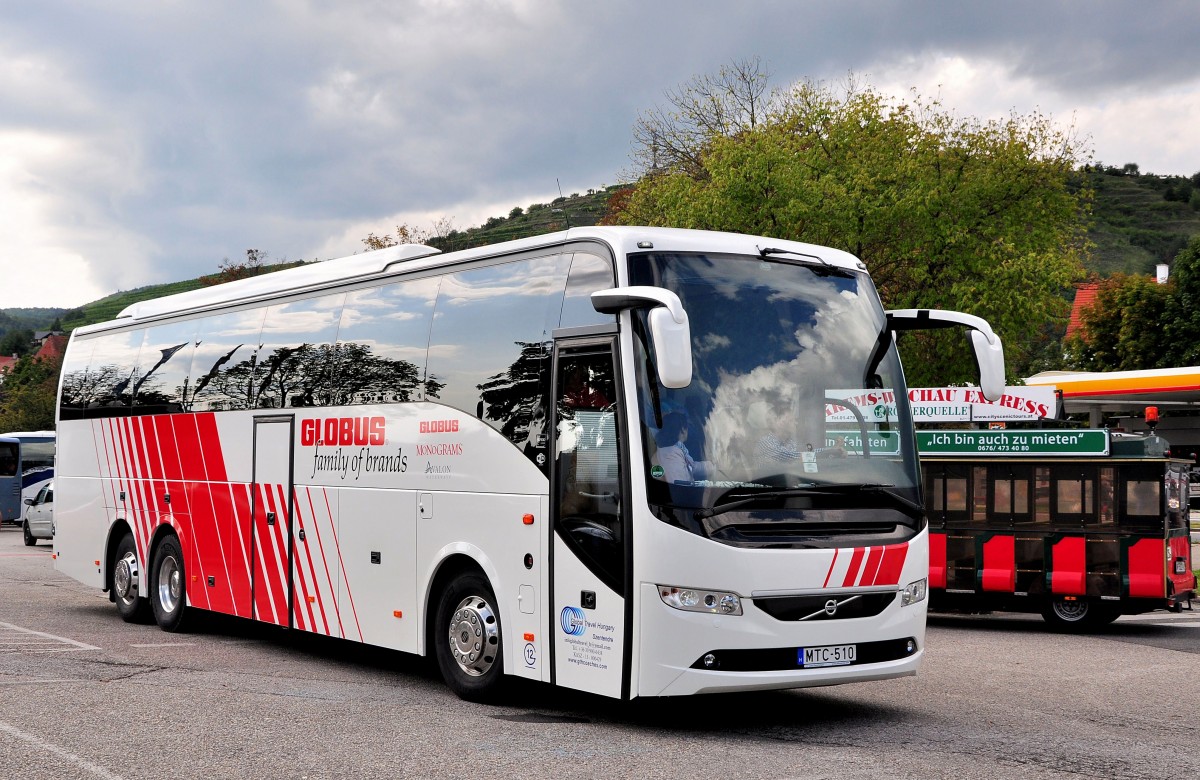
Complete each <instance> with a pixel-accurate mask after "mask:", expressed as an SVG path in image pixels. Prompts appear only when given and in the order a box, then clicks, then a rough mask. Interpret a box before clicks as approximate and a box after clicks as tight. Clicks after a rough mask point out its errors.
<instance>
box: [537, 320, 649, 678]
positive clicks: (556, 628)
mask: <svg viewBox="0 0 1200 780" xmlns="http://www.w3.org/2000/svg"><path fill="white" fill-rule="evenodd" d="M554 365H555V377H554V388H553V393H554V397H555V399H556V400H555V417H554V421H555V426H554V434H553V435H554V441H553V443H552V446H553V452H554V469H553V472H552V480H553V488H552V490H551V506H552V507H553V508H552V512H551V514H552V523H553V528H554V531H553V537H552V545H553V553H552V565H551V577H552V578H553V583H552V593H553V605H552V606H553V610H552V613H551V615H552V617H551V633H552V634H553V636H554V642H553V652H554V675H555V682H556V683H557V684H559V685H564V686H566V687H569V688H574V689H577V690H584V691H589V692H592V693H598V694H601V695H605V696H613V697H620V696H622V695H623V694H627V691H628V682H627V676H628V675H627V672H626V665H627V664H626V661H627V658H626V648H625V645H626V634H627V631H628V627H627V624H626V616H627V612H628V610H627V608H626V604H627V600H628V593H627V589H628V584H627V570H628V566H629V561H630V552H629V544H630V534H629V529H628V524H627V515H626V513H625V511H624V506H625V504H626V503H627V501H625V500H623V498H624V496H625V495H626V491H625V489H624V484H623V481H624V479H625V469H624V467H623V465H622V460H623V455H622V447H623V445H624V442H623V441H622V437H621V435H620V433H621V430H622V427H621V426H622V423H623V422H624V421H623V417H624V414H625V412H624V409H623V408H622V406H621V405H620V404H617V403H616V400H617V399H618V397H619V396H618V389H617V388H618V387H620V383H619V382H618V381H617V376H616V369H615V365H616V364H615V360H614V355H613V340H612V338H611V337H604V338H601V339H591V340H586V341H583V340H580V341H573V342H571V343H570V345H567V344H566V343H565V342H564V343H559V344H558V345H557V346H556V353H555V361H554Z"/></svg>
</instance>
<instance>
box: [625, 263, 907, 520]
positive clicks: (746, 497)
mask: <svg viewBox="0 0 1200 780" xmlns="http://www.w3.org/2000/svg"><path fill="white" fill-rule="evenodd" d="M799 260H803V262H800V261H799ZM630 283H631V284H634V285H655V286H659V287H665V288H667V289H670V290H671V291H673V292H674V293H675V294H676V295H678V296H679V298H680V300H681V301H682V303H683V306H684V308H685V310H686V311H687V313H688V318H689V321H690V324H691V337H692V365H693V375H692V382H691V384H690V385H689V386H688V387H685V388H682V389H679V390H672V389H669V388H666V387H664V386H663V385H661V384H660V383H659V382H658V381H657V380H656V379H655V378H654V377H655V373H654V371H653V370H652V357H651V356H648V355H647V354H646V347H645V339H642V341H641V345H642V346H641V350H642V354H641V355H640V356H639V359H638V361H637V362H638V396H639V397H638V405H639V412H640V424H641V426H642V432H643V437H642V438H643V441H644V442H645V451H644V453H643V457H644V463H645V469H646V473H647V476H648V479H647V484H648V485H649V488H648V491H649V497H650V500H651V502H652V503H655V504H660V505H670V506H674V507H694V508H702V509H703V508H707V509H708V512H709V513H712V512H713V510H716V511H721V510H722V508H723V507H731V508H732V507H734V506H735V505H736V506H737V507H738V508H745V507H748V506H749V507H751V508H753V507H754V505H755V504H756V503H763V504H765V503H766V502H755V501H754V499H753V496H754V495H755V494H761V495H762V496H763V497H764V498H768V497H769V498H772V499H780V501H778V502H777V504H778V507H779V508H785V509H786V508H787V507H789V506H793V505H796V506H799V505H803V506H806V507H811V508H815V509H820V508H822V507H828V508H846V507H848V506H859V507H864V506H879V505H880V504H879V501H880V500H881V499H880V496H883V497H884V498H883V499H882V500H885V501H888V502H890V503H887V504H886V505H887V506H891V507H894V508H897V509H900V510H901V511H904V512H907V514H909V515H910V516H911V520H912V522H913V523H914V524H916V523H919V522H920V520H919V517H918V516H919V511H917V510H916V508H917V506H918V501H919V493H918V488H917V465H916V463H917V461H916V454H915V447H914V443H913V442H912V441H911V437H910V435H909V434H908V433H906V431H911V421H910V419H909V412H908V405H907V403H897V402H896V399H898V398H899V399H906V398H907V390H906V388H905V384H904V379H903V376H902V374H901V369H900V361H899V359H898V357H897V354H896V348H895V344H894V341H893V339H892V337H891V333H890V331H889V330H888V328H887V325H886V319H885V316H884V312H883V309H882V306H881V305H880V303H879V299H878V296H877V294H876V292H875V288H874V285H873V284H872V283H871V281H870V279H869V277H868V276H867V274H866V273H858V272H854V271H850V270H846V269H842V268H834V267H833V266H830V265H825V264H823V263H821V262H820V261H818V260H816V258H789V257H786V256H771V257H757V256H741V255H716V254H690V253H688V254H685V253H678V254H666V253H646V254H641V255H635V256H632V257H631V258H630ZM645 316H646V315H645V313H644V312H642V313H641V314H640V317H641V318H642V327H643V334H644V333H645V320H644V318H645ZM767 494H770V496H768V495H767ZM791 497H796V498H799V499H802V500H800V501H794V502H791V503H790V504H789V502H787V501H783V500H782V499H785V498H791ZM760 508H764V507H760Z"/></svg>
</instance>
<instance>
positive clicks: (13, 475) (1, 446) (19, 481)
mask: <svg viewBox="0 0 1200 780" xmlns="http://www.w3.org/2000/svg"><path fill="white" fill-rule="evenodd" d="M53 478H54V431H16V432H13V433H0V522H5V523H17V524H20V523H21V518H22V517H23V515H24V512H25V499H26V498H33V497H34V496H36V495H37V493H38V491H39V490H41V489H42V486H43V485H45V484H46V483H47V482H49V481H50V480H51V479H53Z"/></svg>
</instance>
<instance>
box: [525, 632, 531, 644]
mask: <svg viewBox="0 0 1200 780" xmlns="http://www.w3.org/2000/svg"><path fill="white" fill-rule="evenodd" d="M525 641H526V642H532V641H533V634H530V633H526V634H525Z"/></svg>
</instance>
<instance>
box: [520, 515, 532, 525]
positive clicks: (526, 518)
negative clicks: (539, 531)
mask: <svg viewBox="0 0 1200 780" xmlns="http://www.w3.org/2000/svg"><path fill="white" fill-rule="evenodd" d="M521 522H522V523H524V524H525V525H533V515H524V516H523V517H522V518H521Z"/></svg>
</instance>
